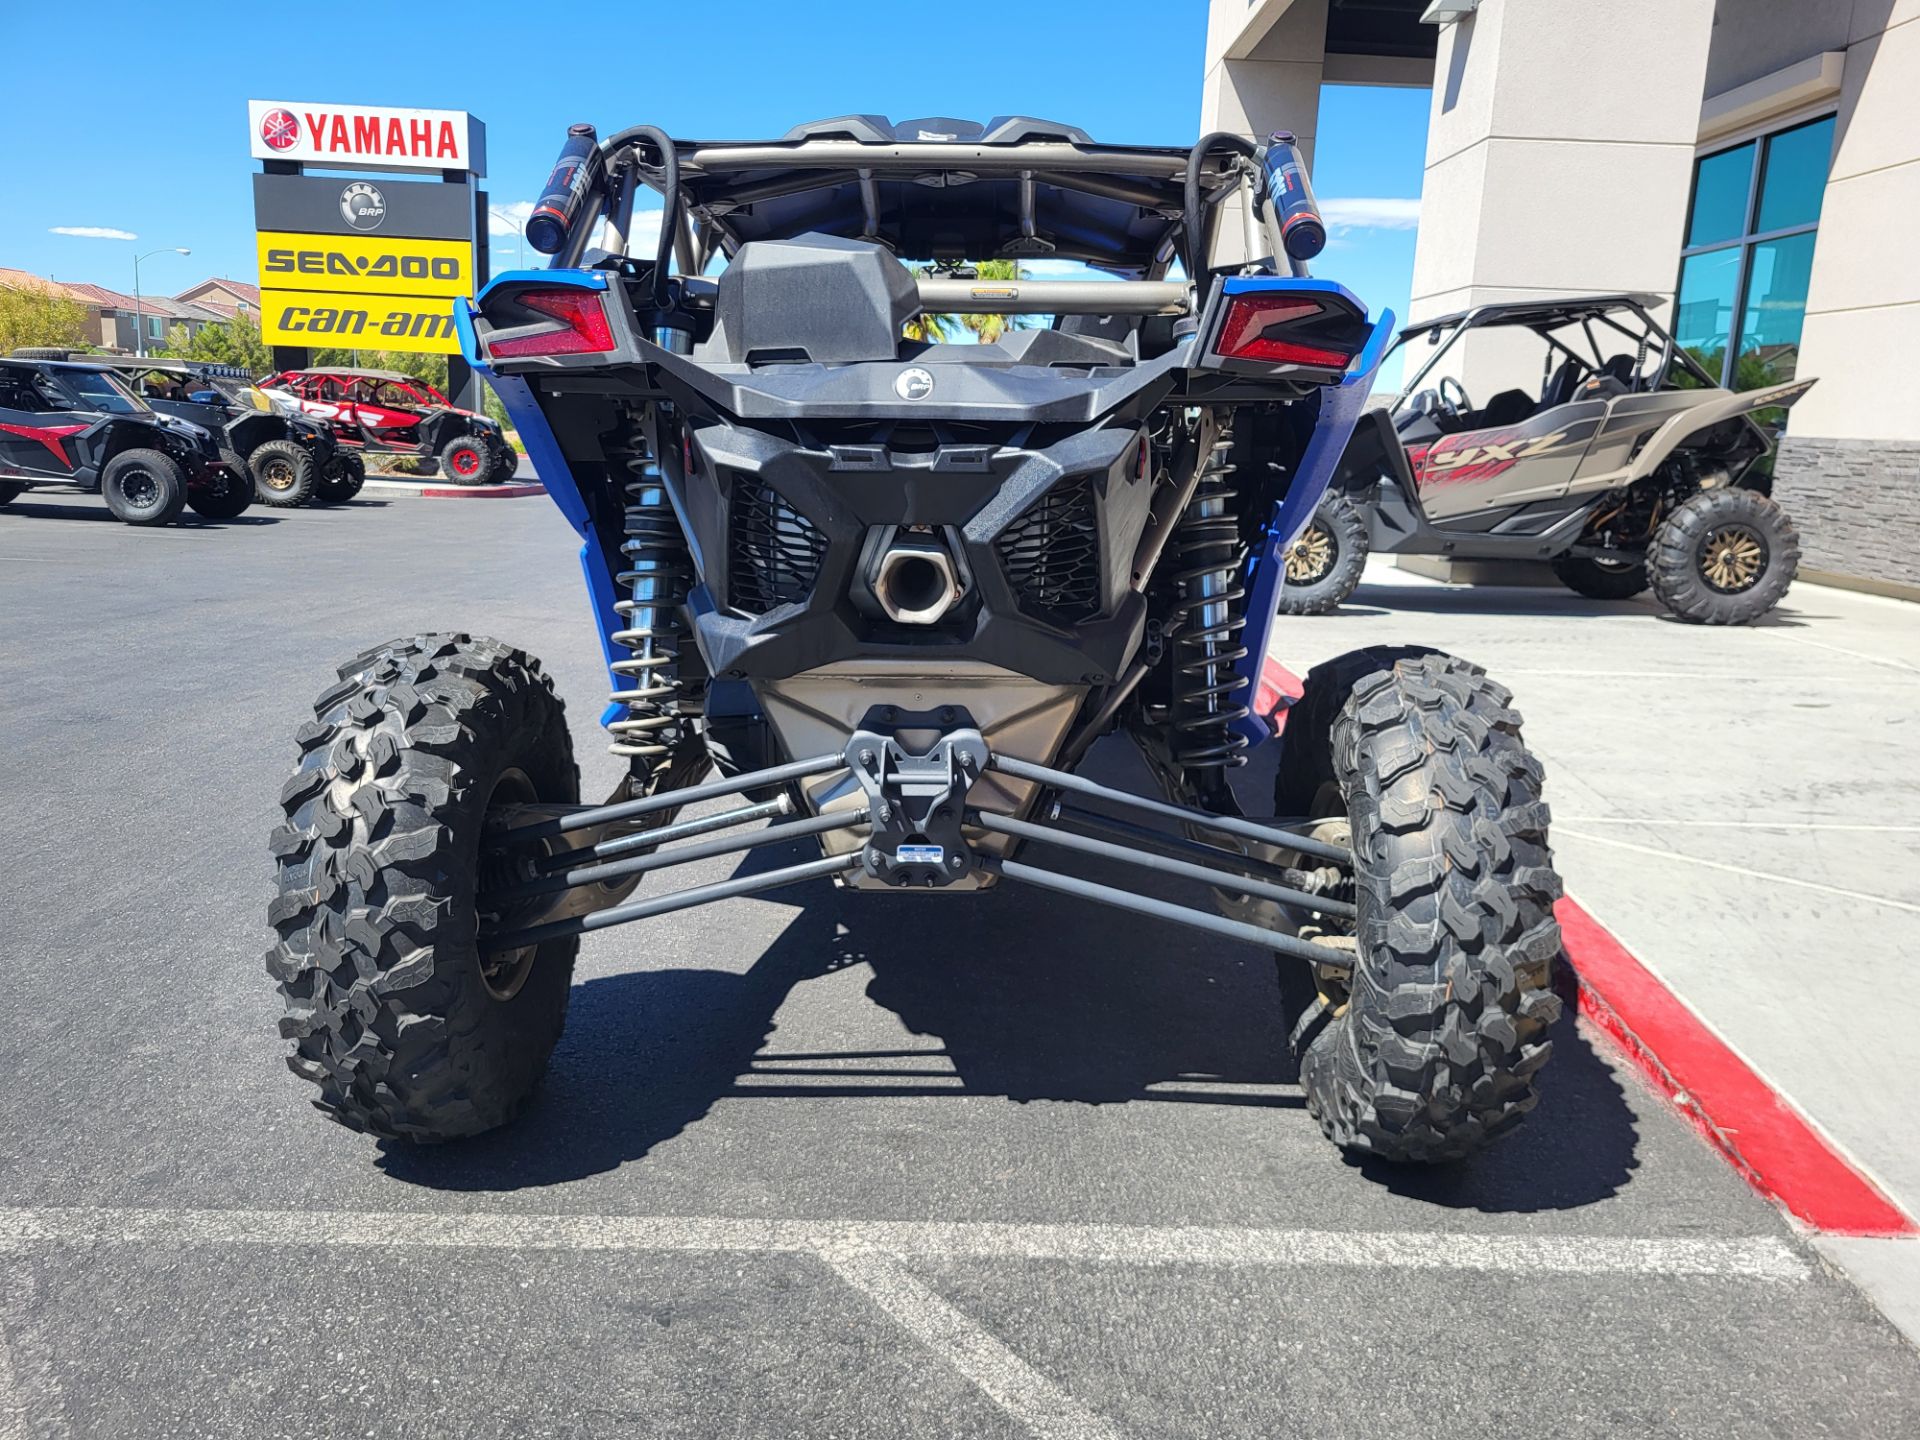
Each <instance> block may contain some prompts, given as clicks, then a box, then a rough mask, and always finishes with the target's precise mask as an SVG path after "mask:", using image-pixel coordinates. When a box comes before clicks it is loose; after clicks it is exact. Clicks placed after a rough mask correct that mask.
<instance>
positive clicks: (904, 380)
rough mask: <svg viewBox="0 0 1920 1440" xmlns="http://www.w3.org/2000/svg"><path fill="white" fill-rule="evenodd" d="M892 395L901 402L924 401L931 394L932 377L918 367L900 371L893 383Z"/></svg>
mask: <svg viewBox="0 0 1920 1440" xmlns="http://www.w3.org/2000/svg"><path fill="white" fill-rule="evenodd" d="M893 393H894V394H896V395H898V396H899V397H900V398H901V399H902V400H924V399H926V398H927V397H928V396H929V395H931V394H933V376H932V375H930V374H928V373H927V372H926V371H925V370H922V369H921V368H920V367H919V366H918V365H916V366H914V367H913V369H911V370H902V371H901V372H900V378H899V379H897V380H895V381H894V382H893Z"/></svg>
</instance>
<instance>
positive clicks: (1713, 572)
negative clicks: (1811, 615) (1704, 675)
mask: <svg viewBox="0 0 1920 1440" xmlns="http://www.w3.org/2000/svg"><path fill="white" fill-rule="evenodd" d="M1734 556H1738V557H1741V558H1743V559H1744V558H1746V557H1751V558H1752V561H1753V565H1754V568H1753V571H1752V574H1751V575H1750V576H1749V575H1747V574H1745V573H1744V570H1745V567H1744V565H1739V566H1734V567H1733V570H1729V569H1728V568H1727V566H1728V564H1729V561H1730V559H1731V558H1732V557H1734ZM1799 569H1800V532H1799V531H1798V530H1796V529H1794V527H1793V522H1792V521H1791V520H1789V519H1788V518H1787V512H1786V511H1785V510H1782V509H1781V508H1780V506H1779V505H1778V504H1777V503H1775V502H1774V501H1773V500H1771V499H1769V498H1768V497H1767V496H1765V495H1762V494H1761V493H1760V492H1759V491H1757V490H1743V489H1738V488H1734V487H1720V488H1716V489H1712V490H1702V491H1701V492H1700V493H1699V494H1697V495H1693V496H1690V497H1688V498H1687V499H1686V500H1684V501H1682V502H1681V503H1680V504H1679V505H1678V506H1677V507H1675V509H1674V511H1673V513H1672V514H1671V515H1669V516H1667V518H1666V519H1665V520H1663V521H1661V522H1660V528H1659V529H1658V530H1656V531H1654V534H1653V546H1652V548H1651V549H1649V550H1648V552H1647V577H1648V579H1649V580H1650V581H1651V582H1652V584H1653V595H1654V598H1655V599H1656V600H1658V601H1659V602H1660V603H1661V604H1662V605H1664V606H1666V608H1667V609H1668V610H1669V611H1671V612H1672V613H1673V614H1675V615H1677V616H1678V617H1679V618H1680V619H1682V620H1688V621H1691V622H1693V623H1695V624H1698V625H1746V624H1749V623H1750V622H1752V621H1754V620H1758V619H1759V618H1760V617H1761V616H1762V615H1764V614H1766V613H1767V612H1768V611H1769V610H1771V609H1773V607H1774V606H1776V605H1778V604H1779V603H1780V601H1781V599H1782V598H1783V597H1785V595H1786V593H1787V587H1788V586H1789V585H1791V584H1793V577H1794V575H1795V574H1796V573H1797V572H1798V571H1799ZM1734 571H1739V572H1741V573H1740V574H1739V578H1738V580H1737V581H1736V582H1735V583H1732V584H1729V583H1727V577H1728V576H1729V574H1732V573H1734Z"/></svg>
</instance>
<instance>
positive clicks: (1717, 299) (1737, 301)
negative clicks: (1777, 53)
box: [1673, 115, 1834, 390]
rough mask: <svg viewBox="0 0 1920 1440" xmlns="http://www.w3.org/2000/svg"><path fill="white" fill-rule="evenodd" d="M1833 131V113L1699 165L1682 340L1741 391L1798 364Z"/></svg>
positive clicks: (1679, 316) (1678, 314) (1678, 310)
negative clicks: (1757, 166)
mask: <svg viewBox="0 0 1920 1440" xmlns="http://www.w3.org/2000/svg"><path fill="white" fill-rule="evenodd" d="M1833 127H1834V121H1833V117H1832V116H1831V115H1828V116H1824V117H1822V118H1821V119H1818V120H1812V121H1808V122H1807V123H1805V124H1801V125H1795V126H1793V127H1792V128H1791V129H1787V130H1781V131H1778V132H1776V133H1775V134H1772V135H1769V136H1766V137H1765V138H1764V139H1763V140H1759V141H1749V142H1748V143H1746V144H1745V145H1739V146H1736V147H1735V148H1733V149H1731V150H1722V151H1720V152H1719V153H1717V154H1714V155H1707V156H1704V157H1702V158H1701V159H1700V160H1699V161H1698V162H1697V163H1696V164H1695V165H1694V170H1693V207H1692V210H1691V212H1690V214H1689V217H1688V221H1687V245H1686V248H1685V249H1684V250H1683V251H1682V252H1681V257H1680V280H1679V284H1678V286H1677V287H1676V293H1675V295H1674V324H1673V331H1674V338H1675V339H1676V340H1678V341H1679V343H1680V344H1681V345H1682V346H1683V347H1684V348H1685V349H1686V350H1687V351H1688V352H1689V353H1690V354H1691V355H1692V356H1693V358H1694V359H1695V360H1697V361H1698V362H1699V363H1700V365H1701V367H1702V368H1703V369H1704V370H1706V371H1707V373H1708V374H1710V375H1712V376H1713V377H1714V379H1715V380H1716V381H1718V383H1720V384H1722V385H1725V386H1727V387H1729V388H1731V389H1735V390H1751V389H1754V388H1756V387H1759V386H1762V385H1777V384H1780V383H1782V382H1784V381H1787V380H1790V379H1792V378H1793V374H1794V371H1795V369H1796V368H1798V364H1799V357H1800V326H1801V321H1802V319H1803V317H1804V316H1805V315H1806V310H1807V282H1808V280H1809V278H1810V277H1811V275H1812V272H1813V250H1814V240H1815V236H1816V235H1817V234H1818V229H1817V226H1818V223H1819V219H1820V202H1821V197H1822V196H1823V194H1824V193H1825V191H1826V186H1827V166H1828V163H1829V161H1830V160H1831V158H1832V152H1833ZM1756 154H1758V155H1760V157H1761V159H1762V161H1763V162H1764V163H1763V164H1762V165H1761V166H1760V170H1759V174H1758V175H1757V176H1756V173H1755V166H1754V157H1755V155H1756ZM1762 237H1765V238H1762ZM1681 383H1682V384H1685V383H1687V382H1686V381H1685V380H1684V379H1682V380H1681Z"/></svg>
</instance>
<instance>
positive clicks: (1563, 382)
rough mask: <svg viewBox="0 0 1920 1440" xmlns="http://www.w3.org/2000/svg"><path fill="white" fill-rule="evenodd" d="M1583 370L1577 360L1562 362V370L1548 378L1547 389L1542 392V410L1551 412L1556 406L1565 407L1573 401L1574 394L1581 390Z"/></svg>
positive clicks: (1556, 371)
mask: <svg viewBox="0 0 1920 1440" xmlns="http://www.w3.org/2000/svg"><path fill="white" fill-rule="evenodd" d="M1583 368H1584V367H1583V366H1582V365H1581V364H1580V363H1579V362H1578V361H1576V360H1562V361H1561V362H1560V368H1559V369H1557V370H1555V371H1554V372H1553V374H1552V375H1551V376H1549V377H1548V378H1547V384H1546V388H1545V389H1543V390H1542V391H1541V392H1540V408H1541V409H1542V410H1551V409H1553V407H1554V406H1556V405H1565V404H1566V403H1567V402H1568V401H1570V400H1572V399H1573V395H1574V392H1575V391H1576V390H1578V389H1579V388H1580V373H1581V371H1582V369H1583Z"/></svg>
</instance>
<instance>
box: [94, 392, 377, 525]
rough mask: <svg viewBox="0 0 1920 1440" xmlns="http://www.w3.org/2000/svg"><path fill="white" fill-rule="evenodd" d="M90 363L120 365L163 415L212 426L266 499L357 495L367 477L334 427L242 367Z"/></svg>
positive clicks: (298, 501) (291, 501)
mask: <svg viewBox="0 0 1920 1440" xmlns="http://www.w3.org/2000/svg"><path fill="white" fill-rule="evenodd" d="M88 363H89V364H98V365H101V366H111V367H112V368H113V369H115V370H117V371H118V372H119V374H120V377H121V378H122V379H123V380H125V381H126V382H127V385H128V386H129V388H131V389H132V390H133V391H134V392H135V393H136V394H138V395H139V396H140V397H141V398H142V399H143V400H145V401H146V402H147V404H149V405H151V406H152V407H153V408H154V409H155V410H156V411H158V412H159V413H160V414H162V415H174V416H178V417H179V418H180V419H182V420H191V421H192V422H193V423H194V424H196V425H201V426H204V427H205V428H206V429H208V430H210V431H212V432H213V433H214V434H215V435H216V436H218V437H219V444H220V450H221V458H222V459H224V460H225V461H226V462H227V464H228V465H229V466H230V467H232V468H233V469H234V470H235V471H236V472H237V473H238V474H241V475H247V476H250V477H251V478H252V480H253V484H254V491H255V494H256V496H257V498H258V499H259V500H260V501H261V502H262V503H263V504H267V505H275V506H291V505H304V504H306V503H307V502H308V501H309V500H321V501H327V502H337V501H342V500H351V499H352V498H353V497H354V496H355V495H357V494H359V493H360V487H361V485H362V484H363V483H365V481H366V469H365V467H364V466H363V465H362V463H361V461H360V457H359V456H357V455H349V454H348V453H347V452H346V451H344V450H342V449H341V448H340V446H338V445H337V444H335V443H334V438H333V431H332V429H331V428H330V427H329V426H327V425H325V424H323V423H322V422H320V421H317V420H307V419H303V418H300V417H298V416H289V415H284V414H282V413H281V412H280V411H279V410H277V409H275V408H274V404H273V402H272V401H271V400H269V399H268V398H267V397H266V396H265V395H264V394H263V393H261V391H260V390H259V389H258V387H256V386H255V385H254V383H253V377H252V376H251V375H250V374H248V373H247V372H246V371H245V370H243V369H241V368H239V367H238V366H235V365H214V364H210V363H208V362H206V361H202V360H157V359H153V358H151V357H133V356H93V357H89V358H88Z"/></svg>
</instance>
